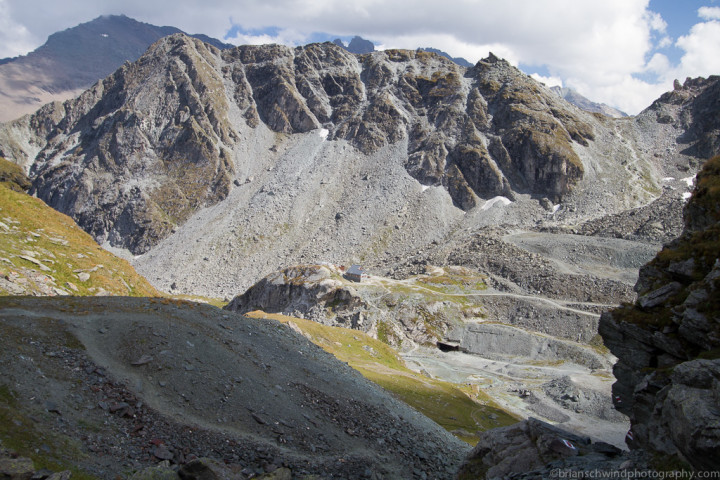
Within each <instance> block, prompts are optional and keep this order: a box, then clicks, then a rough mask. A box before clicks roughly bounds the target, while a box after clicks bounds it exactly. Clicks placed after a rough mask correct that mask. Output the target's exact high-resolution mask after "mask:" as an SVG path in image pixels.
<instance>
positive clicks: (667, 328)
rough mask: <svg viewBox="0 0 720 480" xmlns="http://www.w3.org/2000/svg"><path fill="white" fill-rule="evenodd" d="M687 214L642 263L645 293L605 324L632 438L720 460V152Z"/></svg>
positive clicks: (705, 460) (686, 455)
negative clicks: (676, 232) (679, 230)
mask: <svg viewBox="0 0 720 480" xmlns="http://www.w3.org/2000/svg"><path fill="white" fill-rule="evenodd" d="M684 217H685V229H684V232H683V234H682V235H681V236H680V237H679V238H678V239H677V240H675V241H673V242H671V243H669V244H668V245H666V246H665V248H664V249H663V250H662V251H661V252H660V253H659V254H658V255H657V257H656V258H655V259H654V260H653V261H651V262H650V263H649V264H648V265H646V266H645V267H643V268H642V269H641V272H640V279H639V280H638V283H637V285H636V289H637V291H638V300H637V302H636V303H635V304H634V305H625V306H623V307H621V308H618V309H616V310H613V311H612V312H609V313H606V314H604V315H603V316H602V318H601V320H600V333H601V334H602V336H603V338H604V340H605V344H606V345H607V346H608V348H610V350H611V351H612V352H613V353H614V354H615V355H616V356H617V357H618V363H617V365H616V366H615V370H614V371H615V376H616V377H617V383H616V384H615V385H614V387H613V393H614V401H615V406H616V408H617V409H618V410H620V411H621V412H623V413H625V414H626V415H628V416H629V417H630V419H631V421H632V428H631V431H630V433H629V434H628V437H627V441H628V444H629V445H630V447H631V448H641V449H645V450H648V451H650V452H651V453H653V454H657V455H658V457H662V458H665V460H666V461H667V462H669V464H672V461H673V459H674V461H675V462H684V463H686V464H689V465H691V466H692V467H694V468H696V469H701V470H717V469H719V468H720V410H718V407H717V406H718V399H719V398H720V359H718V352H720V157H714V158H713V159H711V160H708V161H707V163H706V164H705V166H704V167H703V170H702V171H701V172H700V173H699V174H698V177H697V184H696V187H695V191H694V194H693V196H692V198H691V199H690V201H689V203H688V204H687V206H686V207H685V211H684ZM668 459H669V460H668ZM677 464H678V463H676V465H677Z"/></svg>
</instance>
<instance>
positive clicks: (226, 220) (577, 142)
mask: <svg viewBox="0 0 720 480" xmlns="http://www.w3.org/2000/svg"><path fill="white" fill-rule="evenodd" d="M717 83H718V82H717V78H710V79H707V80H702V81H697V82H691V83H688V84H687V85H686V87H683V89H682V90H681V91H677V92H675V93H674V94H673V95H674V96H673V98H668V99H667V101H666V100H660V101H659V103H657V105H654V106H653V107H652V108H650V109H648V110H647V111H646V112H643V113H642V114H641V115H639V116H638V117H637V118H635V119H633V120H630V121H625V122H623V123H616V122H615V121H613V120H611V119H603V118H599V117H596V116H593V115H590V114H588V113H586V112H583V111H581V110H579V109H577V108H575V107H574V106H572V105H570V104H568V103H567V102H565V101H564V100H562V99H561V98H559V97H558V96H557V95H555V94H554V93H552V92H551V91H549V90H547V89H545V88H544V87H543V86H542V85H540V84H538V83H537V82H535V81H534V80H532V79H531V78H530V77H528V76H527V75H524V74H522V73H521V72H520V71H519V70H517V69H516V68H514V67H512V66H510V65H509V64H508V63H507V62H505V61H503V60H501V59H498V58H496V57H494V56H490V57H488V58H487V59H485V60H483V61H481V62H479V63H478V64H477V65H476V66H474V67H472V68H469V69H466V68H463V67H460V66H458V65H456V64H454V63H453V62H451V61H449V60H447V59H445V58H443V57H441V56H439V55H435V54H433V53H428V52H412V51H403V50H389V51H384V52H374V53H372V54H368V55H366V56H356V55H353V54H351V53H349V52H347V51H345V50H343V49H341V48H340V47H337V46H335V45H332V44H329V43H326V44H321V45H317V44H316V45H308V46H305V47H297V48H289V47H282V46H276V45H266V46H244V47H238V48H235V49H228V50H222V51H221V50H219V49H216V48H215V47H212V46H210V45H207V44H205V43H203V42H200V41H199V40H195V39H191V38H188V37H187V36H184V35H174V36H170V37H165V38H163V39H161V40H160V41H158V42H157V43H156V44H154V45H153V47H152V48H150V49H149V50H148V52H147V53H146V54H145V55H143V57H141V58H140V59H139V60H138V61H137V62H135V63H132V64H127V65H125V66H124V67H122V68H121V69H119V70H118V71H116V72H115V73H113V74H112V75H111V76H109V77H107V78H106V79H105V80H103V81H102V82H100V83H97V84H96V85H95V86H94V87H92V88H91V89H89V90H88V91H86V92H85V93H84V94H82V95H81V96H80V97H78V98H77V99H74V100H71V101H68V102H66V103H65V104H59V103H55V104H49V105H46V106H45V107H43V108H42V109H41V110H40V111H38V112H37V113H36V114H34V115H32V116H30V117H26V118H23V119H19V120H17V121H14V122H10V123H8V124H5V125H4V126H3V127H2V128H1V129H0V151H1V153H2V154H3V155H4V156H5V157H6V158H9V159H12V160H13V161H14V162H16V163H18V164H20V165H23V166H24V168H25V169H26V171H28V172H29V174H30V177H31V178H32V180H33V188H32V192H33V193H34V194H35V195H37V196H38V197H39V198H42V199H44V200H45V201H46V202H47V203H48V204H49V205H51V206H52V207H54V208H57V209H58V210H60V211H63V212H65V213H67V214H69V215H71V216H72V217H73V218H74V219H75V220H76V221H77V222H78V224H80V225H81V226H82V228H84V229H85V230H86V231H88V232H89V233H91V235H93V237H94V238H96V240H98V241H99V242H100V243H102V244H106V245H112V246H116V247H122V248H126V249H129V250H130V251H131V252H133V253H134V254H136V255H137V254H141V253H145V252H148V253H147V254H146V255H143V257H141V258H140V259H138V260H137V261H138V263H137V264H136V265H138V268H141V269H144V271H145V272H146V273H147V275H148V276H149V277H150V279H151V281H153V282H156V281H157V282H160V283H158V285H162V286H163V288H165V289H168V288H169V286H170V285H171V284H173V283H175V284H176V285H177V286H178V289H179V290H181V291H186V292H188V293H205V294H210V295H209V296H215V297H216V296H221V295H222V296H234V295H236V294H237V293H238V292H239V291H242V289H244V288H247V287H248V286H250V285H251V284H252V283H254V282H255V281H257V279H259V278H261V277H262V276H264V275H267V274H269V273H271V272H273V271H275V270H277V269H279V268H284V267H286V266H288V265H294V264H301V263H308V262H311V263H312V262H318V263H319V262H323V261H333V262H334V263H338V264H343V263H346V262H349V261H355V260H352V259H353V258H356V259H357V261H363V262H365V263H369V264H371V265H378V266H379V267H380V268H382V269H383V271H391V270H393V269H395V268H397V267H398V266H399V265H402V264H404V263H405V261H406V259H407V258H408V257H409V256H411V255H414V254H415V253H416V252H419V251H425V252H426V253H427V252H428V251H431V250H436V249H437V246H441V245H445V244H446V242H448V241H453V242H456V241H457V242H465V241H468V242H469V241H471V238H465V239H464V240H463V239H462V236H463V235H462V234H458V232H465V231H471V230H473V229H476V228H479V227H483V226H488V225H493V224H498V223H503V222H504V223H507V224H512V225H518V226H521V225H525V226H526V227H527V226H531V225H532V226H534V225H536V224H537V223H538V222H541V223H542V222H547V221H552V222H560V223H562V224H568V223H580V222H583V221H585V220H588V219H593V218H597V217H601V216H603V215H606V214H613V213H618V212H621V211H624V210H626V209H628V208H633V207H639V206H641V205H645V204H647V203H648V202H650V201H651V200H653V199H655V198H657V197H658V196H660V195H661V194H662V193H663V188H665V187H667V188H670V187H672V188H683V187H682V185H684V182H682V181H680V179H682V178H684V177H686V176H688V175H692V171H693V169H696V168H697V166H698V165H699V164H700V162H701V160H700V157H696V156H694V151H693V148H695V149H697V148H700V147H699V146H700V145H701V146H702V148H703V152H704V153H705V152H706V151H708V150H712V149H713V148H714V145H715V143H713V142H714V141H715V140H713V139H716V138H717V134H716V133H713V132H715V130H714V129H713V128H714V127H713V125H714V123H712V121H711V120H707V121H705V120H702V121H701V120H700V119H701V118H704V117H703V116H702V114H701V112H702V109H703V108H712V107H708V105H710V104H711V103H712V101H713V100H712V98H713V97H712V95H713V92H714V89H715V88H717ZM708 102H710V103H708ZM703 105H705V106H703ZM702 122H705V123H702ZM675 138H683V139H685V141H687V142H688V143H687V144H683V146H682V150H679V149H678V147H677V146H676V145H677V144H676V143H675V140H674V139H675ZM696 145H698V146H696ZM705 145H706V146H707V148H706V147H705ZM670 177H672V178H673V179H675V180H672V181H671V180H667V178H670ZM673 182H674V183H673ZM685 188H686V187H685ZM671 193H672V192H670V191H668V192H667V194H668V195H671ZM680 194H681V192H679V193H676V194H672V195H680ZM496 197H498V198H496ZM499 197H504V199H502V198H499ZM560 202H562V203H560ZM554 205H560V206H559V207H555V206H554ZM468 229H469V230H468ZM452 232H455V234H454V235H453V236H452V238H451V237H450V236H449V235H451V233H452ZM311 238H312V239H313V240H312V242H310V241H309V239H311ZM433 242H435V244H433ZM161 244H162V245H161ZM159 247H160V248H159ZM210 248H214V250H213V252H214V253H213V254H211V255H208V254H207V253H206V252H207V251H209V250H208V249H210ZM178 255H179V256H178ZM177 258H183V259H184V260H183V261H182V262H180V263H177V262H176V259H177ZM241 259H242V260H241ZM348 259H350V260H348ZM240 261H242V262H243V263H247V266H246V268H243V269H241V270H237V269H230V268H229V265H232V264H235V263H237V262H240ZM140 263H142V264H143V265H142V266H140ZM180 265H182V268H181V267H180ZM157 272H164V275H162V278H161V277H160V276H159V275H158V273H157ZM198 288H199V289H202V290H203V292H195V289H198Z"/></svg>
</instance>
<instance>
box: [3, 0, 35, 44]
mask: <svg viewBox="0 0 720 480" xmlns="http://www.w3.org/2000/svg"><path fill="white" fill-rule="evenodd" d="M36 44H37V39H36V38H34V37H33V35H32V34H31V33H30V31H29V30H28V29H27V28H26V27H25V26H24V25H22V24H19V23H17V22H16V21H15V20H14V19H13V15H12V9H11V8H10V5H9V3H8V1H7V0H0V58H6V57H16V56H18V55H23V54H25V53H27V52H28V51H30V50H32V49H33V48H34V46H35V45H36Z"/></svg>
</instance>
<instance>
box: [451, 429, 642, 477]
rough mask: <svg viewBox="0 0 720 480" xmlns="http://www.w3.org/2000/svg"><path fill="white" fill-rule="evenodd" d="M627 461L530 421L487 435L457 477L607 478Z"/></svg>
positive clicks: (617, 453) (606, 449)
mask: <svg viewBox="0 0 720 480" xmlns="http://www.w3.org/2000/svg"><path fill="white" fill-rule="evenodd" d="M627 460H628V459H627V457H626V456H623V455H622V451H621V450H620V449H618V448H617V447H614V446H612V445H609V444H606V443H602V442H597V443H593V442H591V441H590V439H589V438H586V437H580V436H578V435H574V434H572V433H569V432H566V431H563V430H561V429H559V428H556V427H553V426H552V425H549V424H547V423H545V422H542V421H540V420H537V419H534V418H530V419H528V420H525V421H523V422H520V423H517V424H515V425H511V426H509V427H503V428H496V429H494V430H490V431H489V432H487V433H486V435H485V437H484V438H483V439H481V440H480V441H479V442H478V444H477V445H476V446H475V448H474V449H473V451H472V452H471V453H470V455H468V457H467V459H466V460H465V463H464V464H463V465H462V466H461V467H460V471H459V472H458V475H457V478H458V480H471V479H473V480H475V479H484V478H488V479H489V478H524V479H547V478H562V477H561V476H558V472H560V474H562V473H569V472H572V473H574V474H577V475H581V474H582V472H583V471H586V472H591V471H594V472H595V473H599V472H600V471H604V472H607V473H608V475H611V473H612V472H618V471H619V470H620V469H621V468H620V466H621V465H622V464H623V463H625V464H626V465H625V466H624V467H623V468H625V467H627V466H628V465H629V464H630V463H632V462H627ZM638 466H639V465H637V464H633V465H632V467H638ZM608 478H616V477H612V476H608ZM618 478H620V477H618Z"/></svg>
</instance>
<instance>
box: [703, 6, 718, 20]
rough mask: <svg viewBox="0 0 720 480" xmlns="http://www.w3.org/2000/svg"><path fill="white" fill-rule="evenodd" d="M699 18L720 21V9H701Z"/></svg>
mask: <svg viewBox="0 0 720 480" xmlns="http://www.w3.org/2000/svg"><path fill="white" fill-rule="evenodd" d="M698 16H699V17H700V18H702V19H704V20H720V7H700V8H699V9H698Z"/></svg>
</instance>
